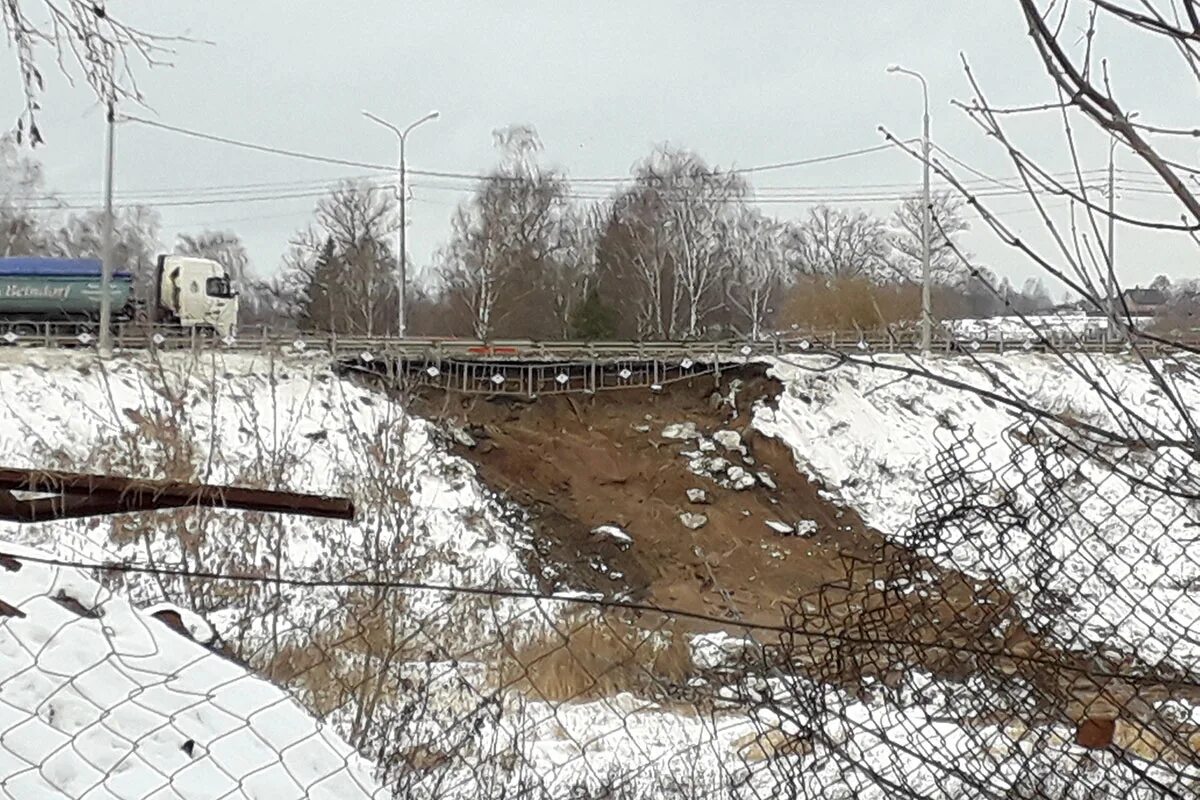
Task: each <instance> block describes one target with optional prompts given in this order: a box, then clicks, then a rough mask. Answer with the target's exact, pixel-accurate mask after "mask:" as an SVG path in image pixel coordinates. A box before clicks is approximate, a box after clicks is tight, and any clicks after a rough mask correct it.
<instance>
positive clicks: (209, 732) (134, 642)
mask: <svg viewBox="0 0 1200 800" xmlns="http://www.w3.org/2000/svg"><path fill="white" fill-rule="evenodd" d="M0 553H3V554H4V556H5V558H4V559H3V564H0V603H2V604H0V778H2V784H3V786H2V788H0V794H3V796H5V797H29V798H32V797H63V798H88V800H101V798H104V800H116V799H117V798H130V800H142V799H143V798H149V797H155V798H162V800H170V798H184V797H188V798H192V797H228V798H252V797H254V798H262V797H272V798H280V800H286V799H287V798H297V799H298V798H328V799H329V800H333V799H334V798H339V800H341V799H342V798H345V799H347V800H351V799H353V798H369V797H386V796H387V795H386V794H385V793H384V792H383V790H381V789H380V788H379V786H378V784H377V783H376V782H375V780H374V778H373V777H372V768H371V765H370V764H369V763H367V762H366V761H364V760H363V759H362V758H361V757H359V756H358V755H357V754H356V753H354V751H353V750H352V749H351V748H350V746H349V745H348V744H346V743H345V742H344V741H342V740H341V739H339V738H338V737H337V735H336V734H334V733H333V732H332V731H331V730H330V729H329V728H327V727H325V726H323V725H322V724H320V723H319V722H317V720H315V719H313V717H312V716H310V715H309V714H308V713H307V712H306V711H305V710H304V709H302V708H301V707H300V706H299V705H298V704H297V703H296V702H295V701H294V700H293V699H292V698H290V697H289V696H288V695H287V694H286V693H284V692H283V690H281V689H279V688H278V687H276V686H274V685H272V684H270V683H268V682H267V681H264V680H262V679H260V678H257V677H255V676H253V675H252V674H250V673H249V672H247V671H246V669H245V668H243V667H241V666H239V665H238V664H235V663H234V662H232V661H230V660H228V659H226V658H223V657H222V656H219V655H217V654H215V653H213V652H211V651H209V650H207V649H206V648H204V647H202V646H201V645H199V644H197V643H196V642H193V641H191V640H189V639H187V638H186V637H184V636H183V635H182V634H180V633H177V632H175V631H174V630H172V629H171V628H169V627H168V626H167V625H165V624H164V623H162V622H161V621H159V620H157V619H154V618H152V617H151V616H150V615H149V614H148V613H146V612H142V611H138V610H136V609H134V608H133V607H132V606H131V605H130V604H129V603H128V602H127V601H126V600H124V599H122V598H120V597H118V596H115V595H114V594H113V593H112V592H110V591H108V590H106V589H104V588H102V587H101V586H100V585H99V584H97V583H96V582H94V581H93V580H91V579H90V578H88V577H86V576H85V575H84V574H83V573H82V572H80V571H78V570H76V569H73V568H67V567H59V566H50V565H48V564H45V563H39V562H38V561H37V560H33V559H38V558H45V557H46V556H44V555H42V554H40V553H38V552H37V551H34V550H30V549H28V548H24V547H20V546H17V545H12V544H8V543H5V542H3V541H0Z"/></svg>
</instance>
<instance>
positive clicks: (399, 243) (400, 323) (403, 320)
mask: <svg viewBox="0 0 1200 800" xmlns="http://www.w3.org/2000/svg"><path fill="white" fill-rule="evenodd" d="M362 113H363V116H364V117H366V118H367V119H369V120H371V121H372V122H375V123H377V124H379V125H382V126H383V127H385V128H387V129H388V130H389V131H391V132H392V133H394V134H396V138H397V139H398V140H399V142H400V163H399V165H398V168H397V173H398V175H399V182H400V187H399V188H400V230H399V231H398V232H397V233H396V247H397V250H398V253H397V263H398V265H399V272H400V274H399V275H398V276H397V281H398V283H399V286H398V292H399V300H400V303H399V310H398V311H397V317H396V322H397V327H398V328H399V330H398V332H397V333H398V335H399V336H400V337H401V338H403V337H404V335H405V333H407V330H408V319H407V317H406V313H405V295H406V293H407V288H408V250H407V228H408V211H407V208H408V196H407V187H406V180H407V175H406V170H407V166H406V164H405V159H404V144H405V142H406V141H407V139H408V134H409V133H410V132H411V131H412V130H413V128H416V127H417V126H418V125H420V124H421V123H423V122H430V121H432V120H435V119H437V118H438V112H436V111H430V112H429V113H428V114H426V115H425V116H423V117H421V118H420V119H419V120H417V121H416V122H414V123H412V124H411V125H409V126H408V127H407V128H404V129H403V130H401V129H400V128H397V127H396V126H395V125H393V124H392V123H390V122H388V121H387V120H384V119H380V118H379V117H377V116H375V115H374V114H372V113H371V112H370V111H363V112H362Z"/></svg>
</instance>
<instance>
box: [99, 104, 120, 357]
mask: <svg viewBox="0 0 1200 800" xmlns="http://www.w3.org/2000/svg"><path fill="white" fill-rule="evenodd" d="M115 94H116V92H115V90H114V89H113V88H112V87H109V92H108V102H107V103H106V104H105V116H106V118H107V123H108V125H107V128H106V131H107V135H106V137H105V148H104V227H103V229H102V237H101V252H100V256H101V264H100V330H99V332H98V333H99V335H100V341H99V342H97V349H99V351H100V355H101V357H103V358H108V357H110V356H111V355H112V276H113V162H114V161H115V157H116V140H117V114H116V101H115V98H114V95H115Z"/></svg>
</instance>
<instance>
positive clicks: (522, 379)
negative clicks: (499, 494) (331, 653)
mask: <svg viewBox="0 0 1200 800" xmlns="http://www.w3.org/2000/svg"><path fill="white" fill-rule="evenodd" d="M1193 338H1195V339H1196V341H1194V342H1183V344H1185V345H1188V346H1192V347H1200V336H1197V337H1193ZM113 343H114V347H115V348H116V349H117V350H118V351H142V350H145V351H163V352H168V351H185V350H195V351H205V352H208V351H214V350H215V351H229V352H245V351H255V352H267V351H272V352H280V353H289V352H290V353H322V354H325V355H326V356H328V357H329V358H330V359H331V360H332V361H333V362H335V363H336V364H337V365H338V366H339V367H340V368H342V369H347V370H352V371H358V372H364V373H371V374H374V375H379V376H383V375H387V376H390V377H391V378H393V379H401V380H403V381H404V382H405V383H406V384H408V385H425V386H431V387H435V388H438V389H443V390H447V391H456V392H465V393H476V394H511V395H523V396H537V395H542V394H557V393H566V392H598V391H606V390H614V389H626V388H635V387H647V388H652V389H653V388H656V387H659V388H661V387H664V386H667V385H669V384H670V383H673V382H676V381H679V380H687V379H691V378H695V377H698V376H702V375H707V374H716V375H718V376H719V373H720V371H721V369H722V366H723V365H729V364H734V363H739V362H743V361H745V360H748V359H756V358H762V357H768V356H791V357H801V356H820V355H830V354H853V355H860V356H861V355H868V354H882V353H910V354H916V353H919V352H920V337H919V332H918V331H915V330H913V331H831V332H814V333H809V334H802V333H795V334H790V335H787V336H782V335H781V336H774V337H771V338H766V339H757V340H736V339H729V340H722V341H586V342H585V341H553V342H538V341H532V340H493V341H481V340H472V339H454V338H423V337H406V338H397V337H391V336H370V335H341V334H337V333H333V332H312V331H306V332H302V331H280V330H270V329H264V328H243V329H241V330H240V331H238V333H237V335H236V336H231V337H227V338H223V339H221V338H216V337H215V336H203V335H199V334H195V333H186V332H183V331H179V330H178V329H170V328H153V327H146V326H135V325H118V326H117V328H116V331H115V332H114V338H113ZM2 345H8V346H11V347H34V348H63V349H75V350H79V349H91V348H94V347H95V346H96V340H95V337H94V336H92V335H90V334H88V333H83V334H80V333H78V332H76V331H73V330H69V329H57V328H56V327H55V326H54V324H53V323H47V324H45V325H44V326H42V327H41V328H40V329H39V330H36V331H30V330H25V331H23V332H22V333H20V334H17V333H15V332H13V331H7V332H5V333H4V334H0V346H2ZM1126 347H1127V345H1126V344H1125V343H1124V342H1122V341H1111V340H1109V339H1107V337H1106V336H1105V335H1104V334H1103V332H1100V333H1098V334H1089V335H1085V336H1076V335H1074V334H1071V333H1069V332H1044V333H1035V332H1034V331H1029V332H1028V335H1026V336H1022V337H1019V338H1013V337H1008V338H1005V337H1004V336H990V337H984V338H977V339H972V338H954V337H951V336H949V335H947V334H946V333H945V332H944V331H943V332H939V335H938V336H936V337H935V338H934V342H933V348H932V350H933V352H935V353H939V354H963V355H968V354H984V353H1008V352H1013V351H1016V352H1047V351H1071V352H1094V353H1102V352H1119V351H1121V350H1123V349H1125V348H1126ZM1150 349H1155V348H1154V347H1153V345H1151V347H1150Z"/></svg>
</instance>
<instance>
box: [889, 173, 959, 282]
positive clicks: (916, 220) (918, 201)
mask: <svg viewBox="0 0 1200 800" xmlns="http://www.w3.org/2000/svg"><path fill="white" fill-rule="evenodd" d="M930 201H931V202H930V205H931V207H932V211H933V216H932V218H931V219H932V225H931V226H930V229H929V269H930V274H931V278H932V280H933V282H934V283H936V284H939V285H941V286H953V287H960V288H961V287H963V286H964V285H965V283H966V281H967V278H968V277H969V274H970V270H969V268H968V267H967V261H966V259H964V257H963V256H964V255H965V254H964V253H962V251H961V245H960V244H959V242H958V235H959V234H960V233H962V232H963V231H965V230H967V228H968V227H970V226H969V225H968V223H967V220H966V218H965V217H964V216H963V200H962V199H961V198H960V197H958V196H957V195H956V194H954V193H953V192H950V191H942V192H934V193H933V195H932V196H931V197H930ZM924 211H925V209H924V201H923V200H922V198H921V196H920V195H913V196H911V197H907V198H905V199H904V200H903V201H902V202H901V203H900V205H899V206H898V207H897V208H896V211H895V212H894V213H893V214H892V229H893V231H892V236H891V242H892V246H893V247H894V248H895V250H896V267H897V272H898V274H900V275H903V276H904V277H905V278H907V279H909V280H913V281H919V280H921V254H922V243H921V220H922V217H923V216H924ZM956 250H958V252H956ZM969 257H970V256H967V258H969Z"/></svg>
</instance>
